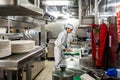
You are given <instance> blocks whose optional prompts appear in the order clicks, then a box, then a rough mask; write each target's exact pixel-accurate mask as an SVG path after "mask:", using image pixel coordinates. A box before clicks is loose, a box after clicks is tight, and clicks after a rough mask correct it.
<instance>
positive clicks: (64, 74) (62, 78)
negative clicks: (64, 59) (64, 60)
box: [52, 65, 74, 80]
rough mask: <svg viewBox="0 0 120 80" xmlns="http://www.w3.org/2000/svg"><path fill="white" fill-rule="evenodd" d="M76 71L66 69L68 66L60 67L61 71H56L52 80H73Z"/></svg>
mask: <svg viewBox="0 0 120 80" xmlns="http://www.w3.org/2000/svg"><path fill="white" fill-rule="evenodd" d="M73 76H74V71H72V70H70V69H66V65H60V69H55V71H54V72H53V73H52V80H73Z"/></svg>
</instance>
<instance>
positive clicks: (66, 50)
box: [64, 48, 72, 52]
mask: <svg viewBox="0 0 120 80" xmlns="http://www.w3.org/2000/svg"><path fill="white" fill-rule="evenodd" d="M64 51H65V52H72V50H71V49H69V48H65V49H64Z"/></svg>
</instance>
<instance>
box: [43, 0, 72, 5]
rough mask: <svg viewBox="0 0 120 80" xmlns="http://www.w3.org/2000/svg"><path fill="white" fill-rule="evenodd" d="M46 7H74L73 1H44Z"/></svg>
mask: <svg viewBox="0 0 120 80" xmlns="http://www.w3.org/2000/svg"><path fill="white" fill-rule="evenodd" d="M42 3H43V4H44V5H73V1H54V0H53V1H42Z"/></svg>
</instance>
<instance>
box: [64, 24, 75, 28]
mask: <svg viewBox="0 0 120 80" xmlns="http://www.w3.org/2000/svg"><path fill="white" fill-rule="evenodd" d="M64 28H65V29H66V28H70V29H73V25H72V24H70V23H67V24H65V26H64Z"/></svg>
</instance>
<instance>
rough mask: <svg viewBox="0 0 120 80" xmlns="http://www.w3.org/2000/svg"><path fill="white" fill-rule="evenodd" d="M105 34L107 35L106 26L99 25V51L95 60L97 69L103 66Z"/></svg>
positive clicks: (103, 24)
mask: <svg viewBox="0 0 120 80" xmlns="http://www.w3.org/2000/svg"><path fill="white" fill-rule="evenodd" d="M107 34H108V30H107V25H106V24H105V23H102V24H101V25H100V31H99V51H98V54H97V59H96V66H99V67H103V66H104V50H105V44H106V39H107Z"/></svg>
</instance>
